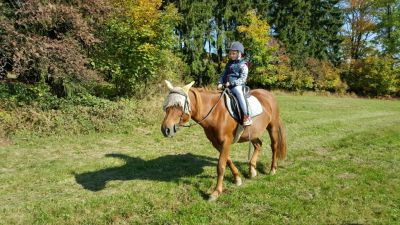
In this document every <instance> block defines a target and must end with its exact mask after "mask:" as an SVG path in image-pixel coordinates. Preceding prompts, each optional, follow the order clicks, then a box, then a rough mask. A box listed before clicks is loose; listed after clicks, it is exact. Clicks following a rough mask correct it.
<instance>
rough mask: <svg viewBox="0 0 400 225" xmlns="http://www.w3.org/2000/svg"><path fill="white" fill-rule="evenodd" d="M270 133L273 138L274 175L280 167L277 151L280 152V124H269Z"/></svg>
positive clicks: (272, 170)
mask: <svg viewBox="0 0 400 225" xmlns="http://www.w3.org/2000/svg"><path fill="white" fill-rule="evenodd" d="M267 129H268V133H269V137H270V139H271V150H272V162H271V171H270V174H271V175H274V174H275V173H276V169H277V168H278V163H277V161H278V159H277V153H278V147H279V146H278V143H279V142H278V141H279V133H278V132H279V130H278V129H279V128H278V126H274V125H273V124H270V125H269V126H268V128H267Z"/></svg>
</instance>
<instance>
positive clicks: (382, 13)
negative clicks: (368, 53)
mask: <svg viewBox="0 0 400 225" xmlns="http://www.w3.org/2000/svg"><path fill="white" fill-rule="evenodd" d="M377 19H378V21H379V22H378V24H377V36H376V38H375V42H376V44H378V45H380V46H381V47H382V53H383V54H384V55H390V56H391V57H393V58H398V59H400V1H399V0H380V1H378V10H377Z"/></svg>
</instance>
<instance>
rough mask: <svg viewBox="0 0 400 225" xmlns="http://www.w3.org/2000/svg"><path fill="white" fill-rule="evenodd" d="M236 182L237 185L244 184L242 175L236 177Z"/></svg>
mask: <svg viewBox="0 0 400 225" xmlns="http://www.w3.org/2000/svg"><path fill="white" fill-rule="evenodd" d="M235 184H236V186H240V185H242V178H240V177H238V178H236V180H235Z"/></svg>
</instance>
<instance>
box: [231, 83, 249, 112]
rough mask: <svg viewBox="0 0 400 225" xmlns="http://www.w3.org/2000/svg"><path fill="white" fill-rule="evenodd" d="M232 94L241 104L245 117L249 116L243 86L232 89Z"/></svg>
mask: <svg viewBox="0 0 400 225" xmlns="http://www.w3.org/2000/svg"><path fill="white" fill-rule="evenodd" d="M231 91H232V93H233V94H234V95H235V97H236V99H237V100H238V102H239V105H240V108H241V109H242V112H243V115H249V110H248V109H247V102H246V100H245V99H244V94H243V86H242V85H238V86H235V87H233V88H231Z"/></svg>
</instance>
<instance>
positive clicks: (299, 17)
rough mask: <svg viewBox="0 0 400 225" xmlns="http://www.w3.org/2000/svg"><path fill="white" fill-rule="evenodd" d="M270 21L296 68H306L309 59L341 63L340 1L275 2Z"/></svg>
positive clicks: (341, 19) (275, 0)
mask: <svg viewBox="0 0 400 225" xmlns="http://www.w3.org/2000/svg"><path fill="white" fill-rule="evenodd" d="M269 18H270V19H269V21H270V24H271V26H272V28H273V34H274V36H275V37H276V38H277V39H278V40H279V41H281V42H282V44H283V46H284V47H285V48H286V51H287V52H288V53H289V54H290V58H291V64H292V65H293V66H297V67H301V66H304V65H305V63H306V59H307V58H309V57H311V58H317V59H325V60H329V61H330V62H332V63H334V64H338V63H339V61H340V58H341V56H340V52H341V50H340V45H341V42H342V38H341V35H340V31H341V27H342V25H343V12H342V10H341V8H340V7H339V0H311V1H304V0H293V1H287V0H272V1H271V5H270V14H269Z"/></svg>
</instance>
